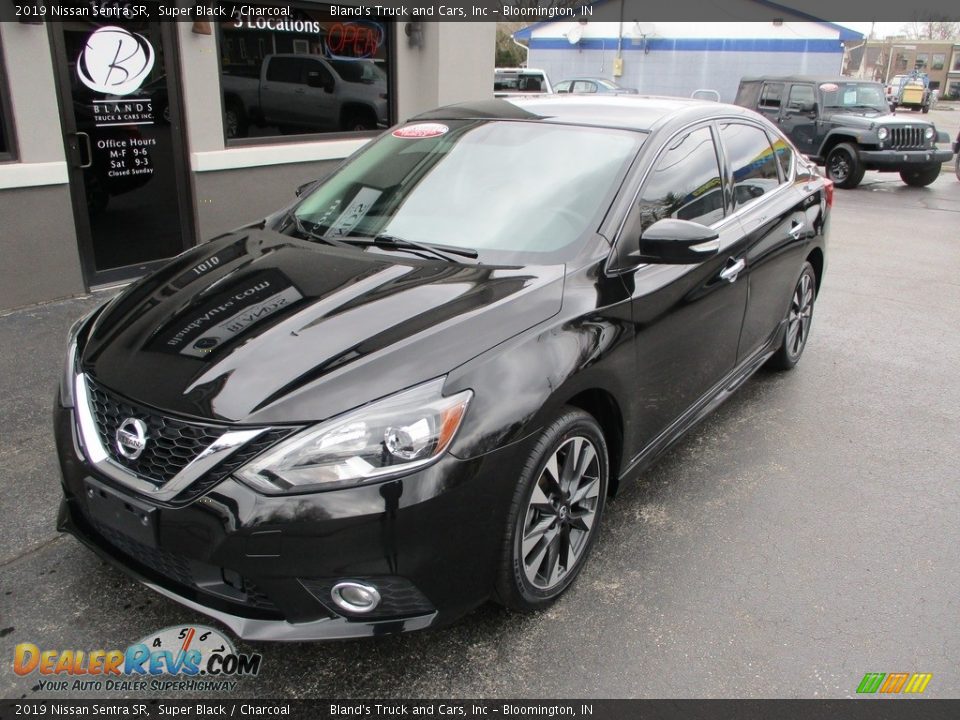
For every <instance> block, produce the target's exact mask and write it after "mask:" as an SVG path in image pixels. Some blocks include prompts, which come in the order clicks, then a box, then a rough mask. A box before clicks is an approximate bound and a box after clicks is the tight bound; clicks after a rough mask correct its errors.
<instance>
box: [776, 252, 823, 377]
mask: <svg viewBox="0 0 960 720" xmlns="http://www.w3.org/2000/svg"><path fill="white" fill-rule="evenodd" d="M816 299H817V275H816V273H815V272H814V270H813V265H811V264H810V263H808V262H805V263H804V264H803V270H802V271H801V272H800V279H799V280H797V285H796V287H795V288H794V289H793V295H792V296H791V297H790V308H789V310H787V330H786V332H785V333H784V335H783V342H782V343H781V344H780V347H779V348H778V349H777V351H776V352H775V353H774V354H773V355H772V356H771V358H770V361H769V362H768V365H769V366H770V368H771V369H773V370H791V369H792V368H793V367H794V366H795V365H796V364H797V363H798V362H800V356H801V355H802V354H803V349H804V348H805V347H806V346H807V338H808V337H809V335H810V323H811V322H812V321H813V303H814V301H815V300H816Z"/></svg>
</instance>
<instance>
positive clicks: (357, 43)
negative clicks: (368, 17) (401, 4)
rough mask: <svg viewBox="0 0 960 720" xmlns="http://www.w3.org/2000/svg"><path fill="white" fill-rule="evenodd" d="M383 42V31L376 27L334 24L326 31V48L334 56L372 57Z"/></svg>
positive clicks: (356, 24)
mask: <svg viewBox="0 0 960 720" xmlns="http://www.w3.org/2000/svg"><path fill="white" fill-rule="evenodd" d="M382 42H383V29H382V28H381V27H380V26H378V25H361V24H358V23H334V24H333V25H331V26H330V29H329V30H328V31H327V48H328V49H329V50H330V52H331V53H333V54H334V55H345V56H348V57H357V58H367V57H373V56H374V55H376V54H377V50H379V49H380V45H381V43H382Z"/></svg>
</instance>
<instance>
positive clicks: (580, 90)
mask: <svg viewBox="0 0 960 720" xmlns="http://www.w3.org/2000/svg"><path fill="white" fill-rule="evenodd" d="M555 89H556V92H558V93H577V94H593V93H602V94H608V93H612V94H614V95H636V94H637V90H636V88H628V87H623V86H622V85H619V84H617V83H616V82H614V81H613V80H607V79H606V78H595V77H577V78H569V79H567V80H562V81H561V82H558V83H557V85H556V88H555Z"/></svg>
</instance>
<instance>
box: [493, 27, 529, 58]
mask: <svg viewBox="0 0 960 720" xmlns="http://www.w3.org/2000/svg"><path fill="white" fill-rule="evenodd" d="M523 25H524V23H520V22H498V23H497V49H496V57H495V63H496V67H522V66H524V65H526V64H527V53H526V52H525V51H524V50H523V49H522V48H519V47H517V45H516V43H514V42H513V38H512V37H511V35H513V33H515V32H516V31H517V30H519V29H520V28H522V27H523Z"/></svg>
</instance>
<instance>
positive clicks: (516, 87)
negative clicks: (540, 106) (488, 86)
mask: <svg viewBox="0 0 960 720" xmlns="http://www.w3.org/2000/svg"><path fill="white" fill-rule="evenodd" d="M552 92H553V86H552V85H551V84H550V78H549V77H547V73H546V72H544V71H543V70H538V69H537V68H496V69H495V70H494V71H493V96H494V97H508V96H510V95H535V94H539V93H552Z"/></svg>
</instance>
